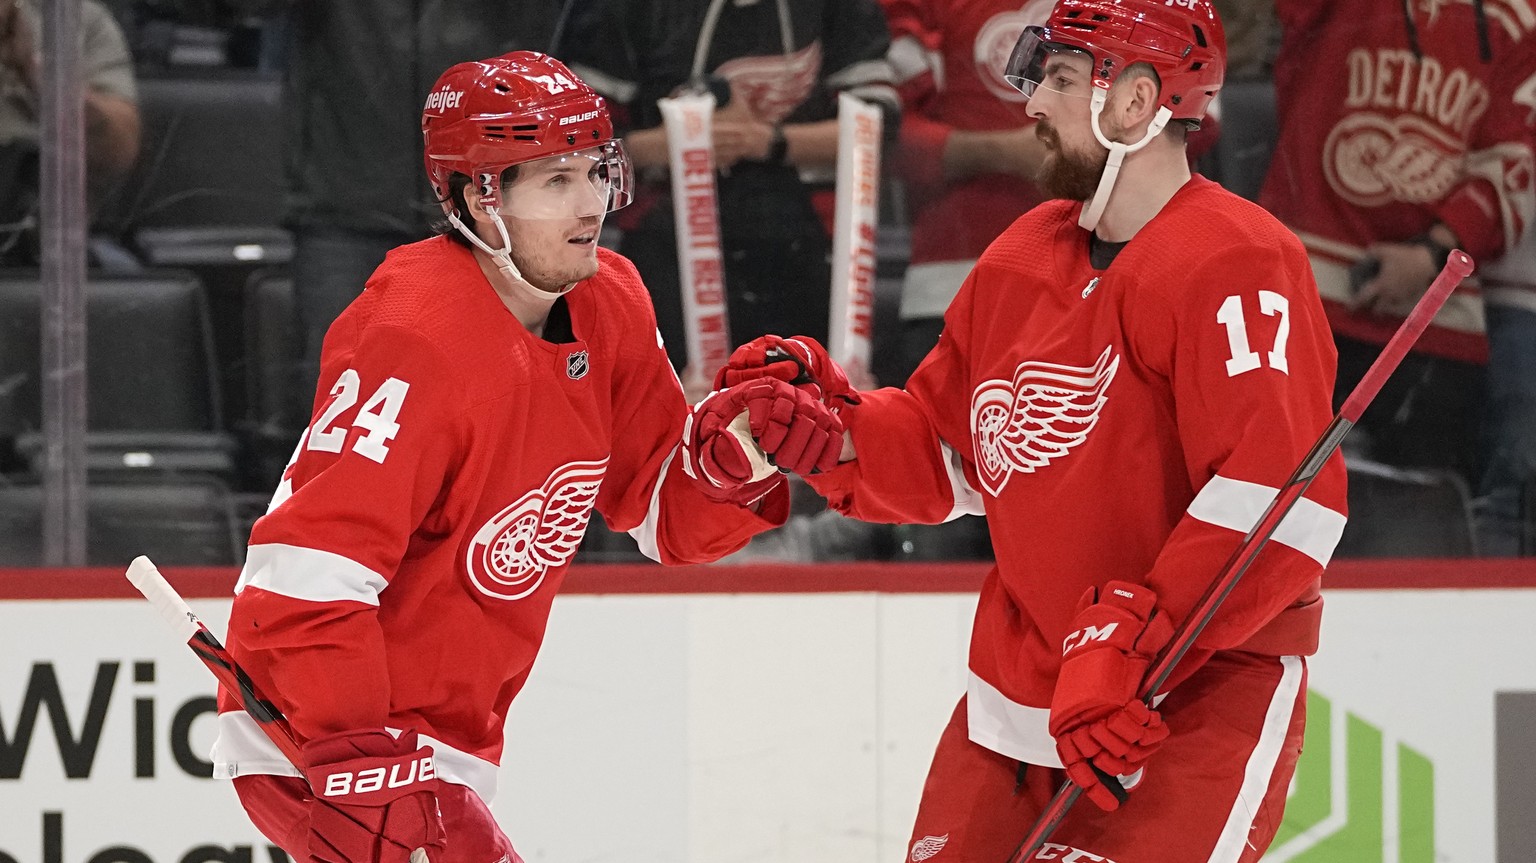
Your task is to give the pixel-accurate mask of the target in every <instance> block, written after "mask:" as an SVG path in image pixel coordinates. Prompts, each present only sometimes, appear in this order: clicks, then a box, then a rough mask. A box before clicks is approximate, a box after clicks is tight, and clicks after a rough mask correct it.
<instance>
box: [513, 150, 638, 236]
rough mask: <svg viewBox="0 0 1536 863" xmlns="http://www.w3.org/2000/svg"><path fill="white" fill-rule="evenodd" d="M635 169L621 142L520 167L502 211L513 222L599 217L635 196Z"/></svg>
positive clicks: (551, 157) (527, 163)
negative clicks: (517, 220)
mask: <svg viewBox="0 0 1536 863" xmlns="http://www.w3.org/2000/svg"><path fill="white" fill-rule="evenodd" d="M634 188H635V183H634V169H633V168H632V167H631V164H630V161H629V154H628V153H627V152H625V150H624V143H623V142H622V141H618V140H613V141H608V142H606V143H603V144H599V145H598V146H596V147H588V148H587V149H585V150H577V151H576V152H574V153H562V154H561V155H558V156H550V157H548V158H544V159H535V160H533V161H531V162H522V163H520V164H518V165H517V176H516V178H515V179H514V180H513V181H512V182H510V183H508V184H506V185H505V186H504V187H503V188H502V194H501V199H502V202H501V212H502V213H503V214H505V215H507V216H510V217H512V218H514V219H579V218H585V217H588V216H601V215H603V214H604V213H608V212H612V211H613V210H617V209H619V208H620V207H623V206H625V205H626V204H628V203H629V202H630V200H631V199H633V197H634Z"/></svg>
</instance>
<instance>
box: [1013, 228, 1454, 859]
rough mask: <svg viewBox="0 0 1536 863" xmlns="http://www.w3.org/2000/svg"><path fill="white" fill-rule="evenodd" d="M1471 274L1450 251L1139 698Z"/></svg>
mask: <svg viewBox="0 0 1536 863" xmlns="http://www.w3.org/2000/svg"><path fill="white" fill-rule="evenodd" d="M1471 274H1472V258H1471V257H1469V256H1468V255H1467V253H1466V252H1463V251H1461V250H1460V249H1457V250H1455V251H1453V252H1451V256H1450V258H1449V259H1448V260H1447V261H1446V263H1445V268H1444V269H1442V270H1441V271H1440V275H1438V276H1436V277H1435V281H1434V282H1433V283H1432V284H1430V286H1429V290H1428V291H1426V292H1425V293H1424V296H1423V297H1422V298H1421V299H1420V300H1419V302H1418V305H1416V306H1414V307H1413V311H1412V312H1411V313H1409V315H1408V318H1407V320H1404V321H1403V323H1402V326H1400V327H1398V328H1397V332H1396V333H1394V334H1393V335H1392V340H1391V341H1389V342H1387V346H1386V347H1385V348H1383V349H1382V351H1381V354H1380V355H1379V356H1378V357H1376V362H1374V363H1372V364H1371V368H1370V370H1369V371H1367V372H1366V373H1365V376H1364V377H1362V378H1361V379H1360V382H1359V383H1358V384H1355V388H1354V390H1353V391H1352V392H1351V393H1350V394H1349V398H1347V399H1345V400H1344V406H1343V407H1341V408H1340V409H1339V413H1338V416H1335V417H1334V418H1333V422H1330V423H1329V424H1328V427H1327V428H1326V429H1324V430H1323V434H1322V437H1320V438H1318V440H1317V443H1315V444H1313V445H1312V450H1311V451H1310V452H1308V453H1307V455H1306V457H1305V458H1303V459H1302V460H1301V464H1300V465H1298V466H1297V467H1296V472H1295V473H1293V474H1291V478H1290V479H1288V480H1286V481H1285V485H1282V486H1281V487H1280V490H1279V491H1278V492H1277V493H1276V494H1275V497H1274V499H1273V500H1271V501H1270V502H1269V507H1268V508H1267V509H1265V510H1264V514H1263V515H1262V516H1260V517H1259V520H1258V523H1257V524H1255V525H1254V526H1253V528H1252V529H1251V530H1249V531H1248V535H1247V536H1244V537H1243V541H1242V542H1240V543H1238V546H1237V548H1236V549H1235V550H1234V551H1233V552H1232V556H1231V557H1230V558H1229V559H1228V560H1227V563H1226V565H1225V566H1223V567H1222V568H1221V572H1220V574H1219V575H1218V576H1217V577H1216V580H1215V581H1213V582H1211V586H1210V587H1208V588H1207V589H1206V591H1205V594H1204V595H1203V596H1201V597H1200V601H1199V602H1197V603H1196V604H1195V607H1194V609H1193V610H1191V611H1190V614H1189V617H1188V618H1187V619H1186V620H1185V621H1184V623H1183V624H1182V625H1181V626H1180V627H1179V628H1178V629H1177V630H1176V631H1175V632H1174V634H1173V639H1172V640H1171V641H1170V642H1169V643H1168V646H1167V647H1165V648H1164V649H1163V651H1162V653H1160V654H1158V657H1157V660H1156V661H1155V662H1153V663H1152V667H1151V668H1149V669H1147V674H1146V676H1145V677H1143V678H1142V683H1141V688H1140V689H1139V690H1137V693H1136V694H1137V697H1138V698H1140V699H1141V700H1142V701H1145V702H1148V703H1149V704H1150V702H1151V699H1152V697H1153V696H1154V695H1156V694H1157V691H1158V690H1159V689H1161V688H1162V686H1163V684H1164V683H1166V682H1168V677H1169V676H1170V675H1171V674H1173V669H1174V667H1175V666H1177V665H1178V662H1179V660H1180V659H1182V658H1183V657H1184V654H1185V653H1186V652H1188V651H1189V648H1190V646H1191V645H1193V644H1194V642H1195V639H1196V638H1198V637H1199V636H1200V633H1201V632H1203V631H1204V630H1205V627H1206V624H1208V623H1210V622H1211V618H1212V617H1213V616H1214V615H1215V614H1216V610H1217V609H1218V608H1220V607H1221V603H1222V602H1223V601H1224V600H1225V599H1226V598H1227V596H1228V594H1230V593H1231V592H1232V589H1233V588H1234V587H1236V586H1237V581H1238V579H1240V578H1242V577H1243V573H1245V572H1247V571H1248V567H1250V566H1252V565H1253V561H1254V559H1255V558H1257V557H1258V556H1259V552H1261V551H1263V550H1264V546H1265V544H1266V543H1268V542H1269V538H1270V537H1271V536H1272V535H1273V534H1274V532H1275V529H1276V528H1277V527H1279V526H1280V522H1281V521H1282V520H1283V519H1284V518H1285V516H1286V515H1287V514H1288V513H1289V512H1290V511H1291V507H1293V506H1295V504H1296V502H1297V501H1298V500H1300V499H1301V496H1302V495H1303V494H1305V493H1306V491H1307V488H1308V487H1310V486H1311V485H1312V480H1314V479H1316V478H1317V474H1318V472H1319V471H1321V470H1322V469H1323V465H1324V464H1326V463H1327V461H1328V458H1329V457H1330V456H1332V455H1333V451H1334V450H1335V449H1336V448H1338V446H1339V443H1340V442H1341V441H1343V440H1344V436H1345V435H1346V434H1348V433H1349V430H1350V429H1351V428H1354V426H1355V423H1357V422H1359V421H1360V415H1361V414H1363V413H1365V408H1366V406H1367V405H1369V404H1370V403H1371V400H1372V399H1374V398H1376V394H1377V393H1379V392H1381V387H1382V384H1384V383H1386V381H1387V378H1388V377H1389V376H1391V374H1392V372H1393V371H1394V370H1395V369H1396V368H1397V366H1398V364H1399V363H1401V362H1402V361H1403V357H1404V356H1405V355H1407V353H1408V350H1409V348H1412V347H1413V344H1414V342H1417V341H1418V340H1419V336H1421V335H1423V333H1424V329H1425V328H1426V327H1428V326H1429V322H1430V321H1431V320H1432V319H1433V318H1434V317H1435V314H1436V313H1438V312H1439V311H1440V307H1441V306H1443V305H1445V301H1446V299H1447V298H1448V297H1450V295H1451V292H1452V291H1454V290H1456V287H1457V285H1460V284H1461V281H1462V279H1465V278H1466V277H1467V276H1469V275H1471ZM1082 793H1083V789H1082V788H1081V787H1079V786H1078V785H1077V784H1076V783H1074V782H1073V781H1072V780H1070V779H1068V780H1067V781H1065V782H1063V783H1062V784H1061V789H1060V790H1058V791H1057V792H1056V796H1055V797H1053V798H1052V799H1051V802H1050V804H1049V805H1047V806H1046V808H1045V811H1044V812H1042V813H1040V817H1039V818H1038V819H1036V820H1035V824H1034V826H1033V827H1031V828H1030V830H1029V833H1028V835H1026V836H1025V837H1024V841H1023V842H1020V843H1019V847H1018V848H1016V849H1014V852H1013V854H1011V855H1009V857H1008V861H1009V863H1023V861H1025V860H1030V859H1038V858H1035V857H1034V855H1035V853H1036V852H1037V851H1038V850H1039V849H1040V847H1041V846H1042V845H1044V844H1045V842H1046V840H1047V839H1049V838H1050V836H1051V834H1052V833H1054V832H1055V831H1056V828H1057V827H1058V826H1060V825H1061V821H1062V819H1063V818H1065V817H1066V816H1067V811H1068V810H1070V809H1071V808H1072V805H1073V804H1074V803H1076V802H1077V799H1078V798H1079V797H1081V796H1082Z"/></svg>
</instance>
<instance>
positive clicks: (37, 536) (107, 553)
mask: <svg viewBox="0 0 1536 863" xmlns="http://www.w3.org/2000/svg"><path fill="white" fill-rule="evenodd" d="M42 502H43V494H42V489H41V488H40V487H39V486H36V485H25V486H0V566H41V565H42V563H43V539H42V534H43V516H42ZM86 518H87V521H88V530H87V533H86V564H87V565H89V566H114V567H121V566H125V565H127V563H128V561H130V560H132V559H133V558H134V557H135V556H137V555H140V554H147V555H149V556H150V558H151V559H153V560H154V561H155V563H157V564H161V565H168V566H193V565H201V566H228V565H234V564H238V563H240V562H241V561H242V558H243V556H244V542H243V537H240V536H239V535H238V534H237V528H236V520H235V514H234V510H233V508H232V506H231V503H230V497H229V493H228V491H227V490H225V488H224V487H223V486H222V485H220V484H219V483H216V482H212V481H203V482H195V483H172V484H137V483H134V484H106V485H93V486H89V487H88V489H87V496H86Z"/></svg>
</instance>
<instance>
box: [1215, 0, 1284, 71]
mask: <svg viewBox="0 0 1536 863" xmlns="http://www.w3.org/2000/svg"><path fill="white" fill-rule="evenodd" d="M1216 11H1217V13H1218V14H1220V15H1221V26H1222V28H1223V29H1224V30H1226V33H1227V78H1226V82H1225V83H1226V84H1228V85H1230V84H1235V83H1239V82H1243V81H1268V80H1270V76H1272V75H1273V74H1274V66H1275V49H1276V48H1277V47H1278V42H1279V35H1280V28H1279V27H1278V26H1276V22H1275V4H1274V0H1216Z"/></svg>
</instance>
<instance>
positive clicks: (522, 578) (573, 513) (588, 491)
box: [464, 458, 608, 599]
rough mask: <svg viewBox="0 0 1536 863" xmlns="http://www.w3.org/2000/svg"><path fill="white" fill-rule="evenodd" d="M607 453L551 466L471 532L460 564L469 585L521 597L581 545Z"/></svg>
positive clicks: (499, 595)
mask: <svg viewBox="0 0 1536 863" xmlns="http://www.w3.org/2000/svg"><path fill="white" fill-rule="evenodd" d="M607 469H608V459H607V458H604V459H602V460H601V461H576V462H571V463H570V464H566V465H561V466H560V467H558V468H555V470H554V472H553V473H551V474H550V475H549V478H548V479H546V480H544V484H543V485H542V486H540V487H539V488H536V489H533V490H532V491H529V492H528V493H527V494H525V495H523V496H522V497H520V498H518V499H517V502H516V503H513V504H512V505H511V506H508V507H507V508H506V509H503V510H502V511H501V512H499V513H497V514H496V517H495V518H493V519H491V520H490V521H488V522H486V523H485V524H484V525H483V526H482V527H481V528H480V530H478V531H476V532H475V538H474V539H473V540H471V541H470V543H469V551H468V552H466V553H465V556H464V568H465V569H466V570H467V571H468V572H469V580H470V582H471V583H473V584H474V586H475V589H476V590H478V591H480V592H481V593H483V594H485V595H486V596H489V597H491V598H493V599H522V598H523V597H525V596H527V595H528V594H530V593H533V592H534V591H535V590H538V589H539V585H540V584H543V583H544V576H545V575H547V574H548V573H549V571H550V570H551V569H554V568H556V567H559V566H563V565H564V564H565V563H566V562H567V561H569V560H570V559H571V556H572V555H574V554H575V553H576V547H577V546H579V545H581V537H582V535H583V534H585V533H586V532H587V521H588V520H589V519H590V518H591V517H592V504H593V502H594V501H596V500H597V490H598V487H599V486H601V485H602V484H603V474H604V473H605V472H606V471H607Z"/></svg>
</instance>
